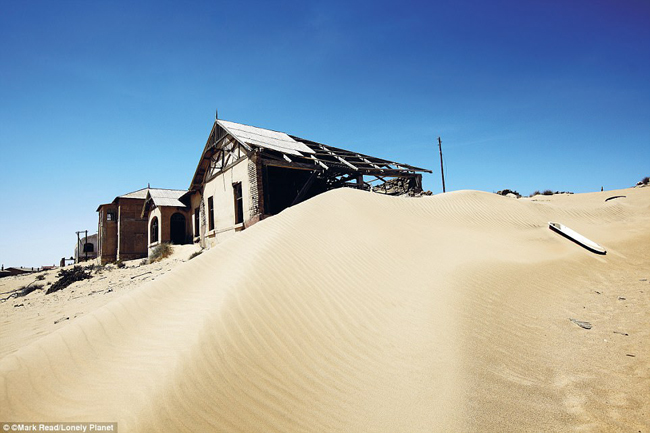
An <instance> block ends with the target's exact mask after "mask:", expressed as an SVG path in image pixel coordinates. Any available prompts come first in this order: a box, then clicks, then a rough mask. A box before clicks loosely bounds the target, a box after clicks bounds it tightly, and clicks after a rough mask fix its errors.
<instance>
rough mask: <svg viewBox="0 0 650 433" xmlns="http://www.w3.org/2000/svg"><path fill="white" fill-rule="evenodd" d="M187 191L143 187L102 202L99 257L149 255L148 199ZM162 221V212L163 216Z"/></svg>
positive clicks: (104, 259) (105, 260) (102, 259)
mask: <svg viewBox="0 0 650 433" xmlns="http://www.w3.org/2000/svg"><path fill="white" fill-rule="evenodd" d="M186 192H187V191H179V190H165V189H159V188H150V187H147V188H142V189H139V190H137V191H133V192H130V193H128V194H124V195H120V196H117V197H115V199H114V200H113V201H112V202H111V203H107V204H102V205H99V207H98V208H97V212H98V213H99V222H98V227H97V258H98V260H99V262H100V263H101V264H106V263H111V262H115V261H117V260H122V261H124V260H133V259H138V258H144V257H147V255H148V245H149V236H150V230H149V215H148V214H147V215H143V208H144V206H145V203H146V202H147V198H148V197H151V196H154V197H157V196H159V195H161V196H165V195H168V194H171V195H173V196H175V197H176V196H180V195H182V194H184V193H186ZM160 218H161V221H162V215H161V217H160Z"/></svg>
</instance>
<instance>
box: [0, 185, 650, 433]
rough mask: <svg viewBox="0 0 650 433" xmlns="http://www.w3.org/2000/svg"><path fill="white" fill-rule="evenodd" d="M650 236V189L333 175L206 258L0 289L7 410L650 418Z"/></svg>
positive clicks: (253, 425)
mask: <svg viewBox="0 0 650 433" xmlns="http://www.w3.org/2000/svg"><path fill="white" fill-rule="evenodd" d="M614 195H625V196H626V197H624V198H618V199H614V200H610V201H607V202H606V201H605V199H606V198H608V197H611V196H614ZM548 221H557V222H561V223H562V224H565V225H567V226H569V227H571V228H572V229H574V230H576V231H577V232H579V233H581V234H583V235H584V236H586V237H588V238H589V239H592V240H594V241H595V242H598V243H599V244H600V245H602V246H603V247H605V248H606V249H607V254H606V255H604V256H602V255H596V254H594V253H591V252H589V251H588V250H586V249H584V248H582V247H580V246H579V245H577V244H575V243H572V242H570V241H568V240H567V239H565V238H563V237H561V236H559V235H558V234H557V233H554V232H552V231H551V230H549V229H548V226H547V223H548ZM648 245H650V188H633V189H626V190H619V191H605V192H597V193H588V194H576V195H556V196H549V197H546V196H537V197H534V198H530V199H519V200H517V199H513V198H508V197H501V196H497V195H495V194H490V193H485V192H477V191H458V192H451V193H446V194H441V195H436V196H431V197H419V198H407V197H385V196H381V195H377V194H371V193H366V192H361V191H355V190H348V189H341V190H335V191H330V192H328V193H325V194H322V195H320V196H317V197H315V198H314V199H311V200H309V201H307V202H304V203H302V204H300V205H298V206H294V207H292V208H289V209H287V210H285V211H284V212H282V213H281V214H280V215H277V216H275V217H273V218H269V219H266V220H264V221H262V222H260V223H258V224H256V225H254V226H253V227H251V228H249V229H247V230H246V231H244V232H242V233H240V234H238V235H237V236H234V237H233V238H231V239H229V240H227V241H226V242H223V243H222V244H220V245H218V246H217V247H216V248H213V249H211V250H209V251H206V252H204V253H203V254H201V255H200V256H198V257H196V258H194V259H192V260H189V261H186V260H179V261H177V262H174V263H172V262H170V261H168V262H162V263H161V264H160V265H156V264H152V265H146V266H140V267H136V266H135V265H133V266H132V267H128V268H126V270H124V269H120V270H118V269H115V270H113V271H111V272H106V275H97V276H95V277H94V278H93V279H92V280H87V281H84V282H79V283H75V284H74V285H72V286H70V287H68V288H67V289H64V291H61V292H59V293H57V294H53V295H45V294H44V293H43V292H35V293H32V294H30V295H28V296H26V297H24V298H17V299H10V300H8V301H6V302H4V303H3V304H0V324H1V325H2V329H1V330H0V353H1V355H0V356H2V357H1V358H0V421H57V422H63V421H105V422H118V428H119V431H120V432H155V431H166V432H183V431H187V432H190V431H192V432H199V431H206V432H207V431H215V432H216V431H218V432H473V431H476V432H479V431H480V432H485V431H488V432H510V431H511V432H521V431H535V432H540V431H553V432H560V431H594V432H616V431H621V432H639V431H640V432H644V433H645V432H648V431H650V283H649V280H650V248H648ZM154 266H159V267H160V269H158V268H154ZM149 269H152V273H151V274H147V275H146V276H142V277H138V278H133V279H131V276H134V275H137V274H139V273H142V272H147V271H148V270H149ZM154 270H155V272H154ZM127 272H131V274H123V273H127ZM113 274H114V275H115V277H111V276H110V275H113ZM118 275H123V276H122V277H119V278H118V277H117V276H118ZM102 276H106V278H105V279H104V280H101V281H99V280H98V279H99V278H101V277H102ZM48 278H53V276H51V277H48ZM111 278H114V279H113V280H111ZM140 280H143V281H140ZM26 281H27V282H29V280H26ZM109 281H112V283H110V284H109ZM120 282H122V283H120ZM1 284H2V283H0V292H6V291H8V290H9V289H8V288H7V287H5V288H4V289H3V287H2V285H1ZM7 284H9V283H7ZM12 284H17V283H16V282H13V283H12ZM113 286H114V287H115V289H114V290H112V291H110V292H108V290H109V289H110V288H111V287H113ZM73 291H74V293H73ZM76 295H79V296H78V297H77V298H74V296H76ZM46 296H50V297H52V298H46ZM54 296H56V298H55V297H54ZM73 298H74V299H73ZM20 303H22V304H24V305H22V306H18V307H17V306H16V305H17V304H20ZM77 313H81V314H77ZM64 317H67V319H64V320H62V321H61V320H59V319H61V318H64ZM570 319H575V320H578V321H584V322H589V323H590V324H591V325H592V328H591V329H584V328H582V327H580V326H578V325H577V324H576V323H574V322H572V321H571V320H570ZM55 322H57V323H55Z"/></svg>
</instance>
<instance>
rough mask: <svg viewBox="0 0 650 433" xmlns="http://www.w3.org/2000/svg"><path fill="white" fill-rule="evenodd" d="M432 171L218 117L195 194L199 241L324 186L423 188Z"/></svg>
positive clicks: (214, 238) (393, 190) (208, 241)
mask: <svg viewBox="0 0 650 433" xmlns="http://www.w3.org/2000/svg"><path fill="white" fill-rule="evenodd" d="M423 172H429V173H430V171H429V170H426V169H423V168H418V167H413V166H411V165H407V164H401V163H397V162H392V161H388V160H385V159H381V158H376V157H373V156H368V155H363V154H361V153H358V152H353V151H349V150H344V149H339V148H336V147H332V146H328V145H325V144H321V143H318V142H315V141H311V140H306V139H303V138H300V137H296V136H292V135H289V134H285V133H284V132H277V131H271V130H268V129H262V128H257V127H254V126H248V125H242V124H239V123H234V122H228V121H225V120H221V119H217V120H215V122H214V124H213V126H212V130H211V132H210V135H209V137H208V141H207V143H206V145H205V147H204V149H203V153H202V154H201V159H200V160H199V164H198V166H197V168H196V171H195V173H194V176H193V178H192V182H191V184H190V188H189V192H188V194H187V196H186V197H189V198H190V208H191V212H192V234H193V241H194V242H200V243H201V245H202V246H211V245H213V244H215V243H216V242H218V241H219V240H220V239H221V238H224V237H226V236H229V235H230V234H232V233H235V232H237V231H239V230H243V229H244V228H246V227H248V226H250V225H251V224H254V223H256V222H257V221H259V220H261V219H263V218H266V217H268V216H271V215H275V214H277V213H279V212H281V211H282V210H284V209H286V208H287V207H289V206H293V205H295V204H297V203H300V202H301V201H303V200H306V199H308V198H310V197H313V196H315V195H317V194H320V193H322V192H324V191H327V190H330V189H334V188H339V187H352V188H359V189H364V190H368V191H375V192H378V193H384V194H404V193H409V192H410V193H418V192H421V191H422V174H421V173H423Z"/></svg>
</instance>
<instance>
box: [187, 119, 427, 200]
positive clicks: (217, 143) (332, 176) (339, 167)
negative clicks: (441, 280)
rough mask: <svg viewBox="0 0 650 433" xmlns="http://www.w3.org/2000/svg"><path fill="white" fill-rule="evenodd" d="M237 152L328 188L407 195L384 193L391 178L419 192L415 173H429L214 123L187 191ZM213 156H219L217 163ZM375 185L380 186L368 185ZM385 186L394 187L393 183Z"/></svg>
mask: <svg viewBox="0 0 650 433" xmlns="http://www.w3.org/2000/svg"><path fill="white" fill-rule="evenodd" d="M235 152H236V154H235ZM241 152H244V153H246V155H247V156H249V157H251V156H252V154H253V153H258V154H259V155H260V156H261V157H262V159H263V160H265V161H266V163H270V164H271V165H278V166H282V167H287V168H296V169H304V170H310V171H313V172H314V173H317V174H318V175H319V176H321V177H324V178H326V179H327V181H328V183H329V184H330V186H331V187H332V188H335V187H339V186H352V187H355V188H362V189H368V190H373V191H377V192H384V193H389V194H390V193H404V192H407V191H405V190H401V191H395V189H394V188H393V189H391V190H389V188H387V187H386V185H387V184H388V183H389V182H390V180H391V179H390V178H393V180H394V179H395V178H401V179H411V180H413V181H414V182H407V183H408V184H409V185H411V186H409V188H415V189H416V190H417V189H419V190H420V191H421V174H420V173H431V171H430V170H427V169H425V168H420V167H415V166H412V165H408V164H402V163H398V162H394V161H389V160H386V159H382V158H377V157H374V156H369V155H364V154H362V153H358V152H353V151H350V150H345V149H340V148H337V147H333V146H328V145H326V144H322V143H318V142H315V141H311V140H306V139H304V138H300V137H296V136H293V135H289V134H286V133H284V132H278V131H272V130H269V129H264V128H257V127H254V126H249V125H243V124H240V123H235V122H229V121H225V120H221V119H217V120H216V121H215V123H214V125H213V127H212V131H211V132H210V136H209V138H208V141H207V143H206V145H205V148H204V150H203V154H202V155H201V160H200V161H199V164H198V167H197V169H196V172H195V173H194V177H193V178H192V183H191V184H190V188H189V190H197V189H199V188H200V186H201V184H202V183H203V182H204V181H205V180H206V178H208V177H210V176H211V175H212V174H213V173H215V172H219V171H222V170H225V169H226V168H227V166H228V161H229V160H228V159H227V158H226V155H225V154H226V153H228V154H229V155H228V156H232V157H233V158H232V160H231V161H235V160H237V159H239V158H240V157H241V156H243V155H241ZM215 155H218V156H219V158H220V160H219V161H217V162H215ZM215 169H216V170H215ZM364 176H372V177H373V179H372V180H369V181H366V180H365V179H364ZM376 181H379V182H380V183H379V184H376V185H371V183H372V182H376ZM390 184H391V185H394V182H393V183H390ZM405 184H406V183H405ZM391 191H392V192H391ZM416 192H417V191H416Z"/></svg>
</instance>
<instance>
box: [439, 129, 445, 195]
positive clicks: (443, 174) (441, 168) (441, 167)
mask: <svg viewBox="0 0 650 433" xmlns="http://www.w3.org/2000/svg"><path fill="white" fill-rule="evenodd" d="M438 150H439V151H440V173H441V174H442V192H447V190H446V189H445V169H444V167H443V166H442V140H440V137H438Z"/></svg>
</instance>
